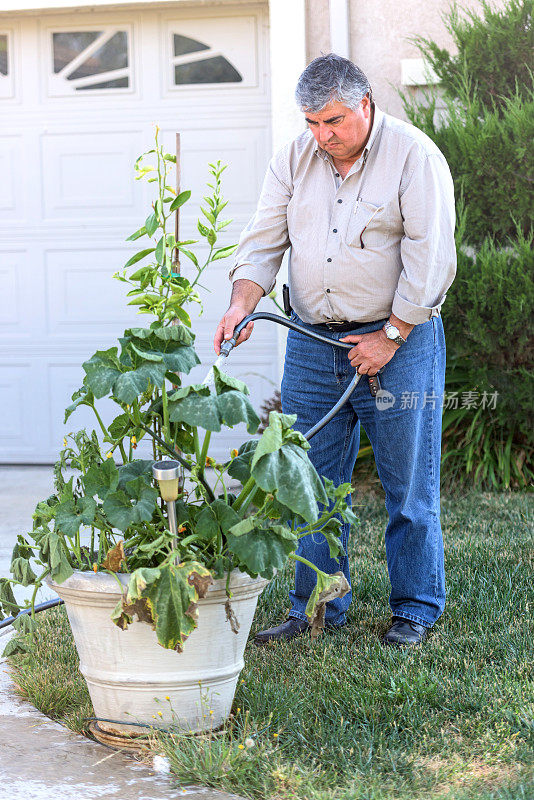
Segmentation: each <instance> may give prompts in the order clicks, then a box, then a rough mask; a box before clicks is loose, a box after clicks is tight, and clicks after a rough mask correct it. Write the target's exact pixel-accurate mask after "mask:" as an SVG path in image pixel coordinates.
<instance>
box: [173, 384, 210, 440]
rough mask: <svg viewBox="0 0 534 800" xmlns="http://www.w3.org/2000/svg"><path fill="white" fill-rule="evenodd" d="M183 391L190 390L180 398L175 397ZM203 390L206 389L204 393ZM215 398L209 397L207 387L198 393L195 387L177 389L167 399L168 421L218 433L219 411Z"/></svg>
mask: <svg viewBox="0 0 534 800" xmlns="http://www.w3.org/2000/svg"><path fill="white" fill-rule="evenodd" d="M184 389H190V390H192V391H188V392H187V394H185V395H183V396H182V397H180V396H178V397H177V396H176V395H177V394H178V393H181V392H183V390H184ZM205 389H208V391H207V393H205V391H204V390H205ZM216 400H217V398H216V397H215V396H214V395H210V393H209V388H208V387H207V386H203V387H202V391H199V390H198V388H197V387H194V386H192V387H189V386H186V387H183V389H178V391H177V392H175V393H173V394H172V395H171V396H170V397H169V419H170V420H171V422H185V423H186V424H187V425H192V426H194V427H197V426H200V427H201V428H204V429H205V430H208V431H220V430H221V421H220V415H219V409H218V407H217V404H216Z"/></svg>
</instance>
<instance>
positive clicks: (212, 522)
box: [195, 500, 239, 541]
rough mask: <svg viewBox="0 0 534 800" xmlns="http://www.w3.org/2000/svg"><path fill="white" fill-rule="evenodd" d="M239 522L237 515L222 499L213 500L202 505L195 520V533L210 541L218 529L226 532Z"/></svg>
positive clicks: (217, 532) (216, 534)
mask: <svg viewBox="0 0 534 800" xmlns="http://www.w3.org/2000/svg"><path fill="white" fill-rule="evenodd" d="M238 523H239V515H238V514H237V513H236V512H235V511H234V509H233V508H231V507H230V506H229V505H228V504H227V503H225V502H224V500H214V501H213V503H211V504H210V505H207V506H204V508H202V510H201V512H200V514H199V515H198V517H197V519H196V521H195V533H199V534H200V535H201V537H202V539H203V540H204V541H212V540H215V539H216V538H217V536H218V535H219V530H220V531H221V532H222V533H223V534H225V535H226V534H227V533H228V531H229V530H230V528H232V526H234V525H237V524H238Z"/></svg>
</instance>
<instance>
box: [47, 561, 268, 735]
mask: <svg viewBox="0 0 534 800" xmlns="http://www.w3.org/2000/svg"><path fill="white" fill-rule="evenodd" d="M117 577H118V578H119V580H120V582H121V584H123V585H124V586H125V587H126V586H127V584H128V580H129V577H130V576H129V575H122V574H118V575H117ZM266 584H267V581H266V580H264V579H263V578H256V579H253V578H250V577H249V576H248V575H246V574H245V573H242V572H240V571H239V570H234V572H233V573H232V576H231V583H230V589H231V592H232V600H231V607H232V609H233V611H234V613H235V616H236V618H237V621H238V623H239V629H238V632H237V633H234V632H233V631H232V627H231V625H230V623H229V621H228V620H227V615H226V610H225V603H226V591H225V590H226V579H223V580H217V581H215V582H214V583H213V585H212V586H210V588H209V591H208V593H207V595H206V597H204V598H203V599H201V600H199V603H198V605H199V608H198V627H197V628H196V629H195V630H194V631H193V633H192V634H191V635H190V636H189V637H188V638H187V639H186V641H185V643H184V649H183V652H182V653H177V652H175V651H173V650H166V649H165V648H163V647H161V645H159V644H158V642H157V639H156V633H155V631H153V630H152V627H151V626H150V625H148V624H147V623H145V622H138V621H137V618H136V621H135V622H133V623H132V624H131V625H130V626H129V627H128V628H127V630H125V631H122V630H120V628H118V627H117V626H116V625H115V624H114V623H113V622H112V621H111V618H110V617H111V613H112V611H113V609H114V608H115V606H116V605H117V603H118V601H119V599H120V597H121V595H120V589H119V586H118V584H117V581H116V580H115V578H114V577H113V576H111V575H109V574H106V573H97V574H95V573H94V572H75V573H74V575H72V576H71V577H70V578H68V579H67V580H66V581H65V582H64V583H62V584H56V583H54V582H50V584H49V585H50V586H51V588H53V589H54V591H55V592H57V594H58V595H59V596H60V597H61V598H62V599H63V600H64V601H65V606H66V609H67V614H68V617H69V622H70V625H71V628H72V633H73V635H74V641H75V643H76V647H77V650H78V654H79V656H80V671H81V673H82V675H83V676H84V678H85V680H86V681H87V686H88V688H89V694H90V695H91V700H92V702H93V707H94V710H95V716H96V717H97V718H98V719H99V720H105V719H107V720H116V721H118V722H103V721H102V722H99V723H98V724H99V727H100V728H101V729H102V730H104V731H107V732H109V733H114V734H132V733H134V732H139V733H141V732H143V729H142V728H136V727H132V726H131V725H127V724H124V725H121V724H120V722H124V723H128V722H130V723H132V722H135V723H142V724H144V725H147V726H154V725H158V726H161V725H162V724H165V723H167V724H170V723H174V724H178V725H179V726H180V727H181V728H183V729H184V730H186V731H203V730H209V729H210V728H216V727H218V726H219V725H221V724H222V723H223V722H224V721H225V720H226V719H227V717H228V714H229V713H230V709H231V706H232V701H233V698H234V694H235V689H236V685H237V681H238V678H239V674H240V672H241V670H242V669H243V664H244V662H243V653H244V650H245V644H246V641H247V637H248V634H249V631H250V627H251V625H252V619H253V616H254V612H255V610H256V605H257V602H258V597H259V596H260V594H261V592H262V591H263V588H264V587H265V585H266ZM166 698H169V699H168V700H167V699H166ZM210 711H211V712H212V713H210ZM159 712H161V714H160V713H159ZM154 717H155V718H156V722H155V721H154Z"/></svg>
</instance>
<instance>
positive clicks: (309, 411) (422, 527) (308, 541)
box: [282, 314, 445, 628]
mask: <svg viewBox="0 0 534 800" xmlns="http://www.w3.org/2000/svg"><path fill="white" fill-rule="evenodd" d="M292 319H293V320H294V321H296V322H301V320H300V319H299V318H298V317H297V316H296V314H293V316H292ZM382 325H383V321H381V322H373V323H369V324H368V325H366V326H365V327H362V328H358V330H357V331H349V332H345V333H328V334H327V335H328V336H329V337H330V338H332V339H341V338H342V337H343V336H347V335H350V333H358V334H360V333H370V332H371V331H376V330H378V329H379V328H381V327H382ZM310 327H311V326H310ZM347 352H348V351H345V350H342V349H340V348H338V347H334V346H331V345H328V344H323V343H322V342H317V341H314V340H313V339H309V338H308V337H307V336H304V335H303V334H300V333H297V332H295V331H290V332H289V335H288V340H287V349H286V359H285V368H284V377H283V380H282V408H283V411H284V413H286V414H296V415H297V422H296V424H295V427H296V428H297V429H298V430H300V431H302V432H305V431H307V430H309V428H311V427H312V425H314V424H315V423H316V422H318V421H319V420H320V419H321V418H322V417H323V416H324V415H325V414H326V413H327V411H329V409H330V408H331V407H332V406H333V405H334V403H335V402H336V401H337V400H338V399H339V397H340V396H341V394H342V393H343V392H344V391H345V389H346V388H347V386H348V384H349V382H350V380H351V378H352V377H353V376H354V368H353V367H352V366H351V364H350V362H349V360H348V358H347ZM444 379H445V337H444V334H443V324H442V322H441V318H440V317H434V318H432V319H431V320H429V321H428V322H425V323H423V324H421V325H416V326H415V328H413V330H412V332H411V333H410V335H409V337H408V340H407V342H406V344H403V345H402V346H401V347H400V348H399V349H398V350H397V352H396V353H395V355H394V356H393V358H392V359H391V361H390V362H389V363H388V364H386V366H385V367H384V369H383V370H382V372H381V373H380V381H381V384H382V389H383V390H385V391H387V392H389V393H391V395H392V396H393V398H394V402H393V403H391V399H392V398H389V402H388V397H387V396H386V398H385V400H384V398H382V402H378V403H377V400H375V399H374V398H373V397H372V396H371V393H370V391H369V384H368V380H367V377H366V376H363V377H362V378H361V380H360V382H359V384H358V386H357V387H356V390H355V392H354V394H353V395H352V397H351V399H350V400H349V402H348V403H347V404H346V405H345V406H344V407H343V408H342V409H341V411H340V412H339V413H338V414H337V415H336V416H335V417H334V418H333V420H331V422H329V423H328V424H327V425H326V426H325V427H324V428H323V429H322V430H321V431H320V432H319V433H317V434H316V435H315V436H314V437H313V439H311V442H310V444H311V449H310V450H309V451H308V453H309V456H310V458H311V461H312V463H313V465H314V466H315V468H316V470H317V472H318V473H319V475H322V476H324V477H327V478H330V479H331V480H333V481H334V483H335V484H336V485H338V484H340V483H345V482H348V481H350V479H351V475H352V472H353V469H354V463H355V460H356V455H357V453H358V447H359V438H360V422H361V424H362V425H363V427H364V430H365V431H366V433H367V435H368V437H369V440H370V441H371V444H372V446H373V453H374V457H375V461H376V466H377V469H378V474H379V476H380V480H381V482H382V486H383V487H384V490H385V493H386V509H387V512H388V515H389V523H388V525H387V528H386V557H387V564H388V572H389V579H390V583H391V594H390V597H389V603H390V607H391V611H392V613H393V614H394V615H395V616H399V617H403V618H404V619H408V620H412V621H413V622H417V623H419V624H420V625H424V626H426V627H428V628H430V627H431V626H432V625H433V624H434V622H435V621H436V620H437V619H438V617H439V616H440V615H441V614H442V612H443V609H444V606H445V574H444V565H443V538H442V534H441V525H440V503H439V471H440V451H441V413H442V403H443V392H444ZM349 530H350V528H349V526H348V525H343V529H342V533H341V541H342V544H343V547H344V549H345V551H347V549H348V538H349ZM354 535H356V536H357V535H358V530H357V528H356V530H355V532H354ZM297 554H298V555H302V556H304V558H306V559H308V560H309V561H311V562H312V563H313V564H315V565H316V566H317V567H319V568H320V569H322V570H323V571H324V572H327V573H330V574H331V573H334V572H337V571H338V570H340V569H341V570H342V571H343V572H344V574H345V576H346V577H347V580H348V581H349V583H350V574H349V563H348V558H347V556H343V557H342V558H341V559H340V560H339V561H337V560H336V559H332V558H330V555H329V550H328V544H327V542H326V540H325V539H324V537H323V536H322V535H320V534H310V535H309V536H304V537H303V538H302V539H300V541H299V546H298V550H297ZM315 582H316V575H315V572H314V571H313V570H312V569H310V567H307V566H306V565H305V564H302V563H301V562H296V574H295V588H294V590H292V591H291V592H290V599H291V604H292V608H291V611H290V612H289V616H291V617H296V618H298V619H306V615H305V613H304V609H305V608H306V603H307V601H308V598H309V596H310V594H311V592H312V590H313V588H314V586H315ZM351 599H352V593H351V592H349V593H348V594H346V595H345V597H342V598H336V599H335V600H333V601H332V602H330V603H328V604H327V607H326V616H325V622H326V624H327V625H339V624H343V623H344V622H345V614H346V611H347V609H348V607H349V605H350V603H351Z"/></svg>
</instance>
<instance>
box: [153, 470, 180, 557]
mask: <svg viewBox="0 0 534 800" xmlns="http://www.w3.org/2000/svg"><path fill="white" fill-rule="evenodd" d="M180 470H181V464H180V462H179V461H173V460H172V459H167V460H165V461H156V462H154V464H152V474H153V476H154V478H155V479H156V480H157V482H158V485H159V493H160V495H161V498H162V500H165V502H166V503H167V514H168V516H169V530H170V532H171V533H172V535H173V537H174V546H175V547H176V546H177V544H178V539H177V537H178V526H177V524H176V506H175V502H176V500H177V499H178V494H179V492H180V478H181V472H180Z"/></svg>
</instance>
